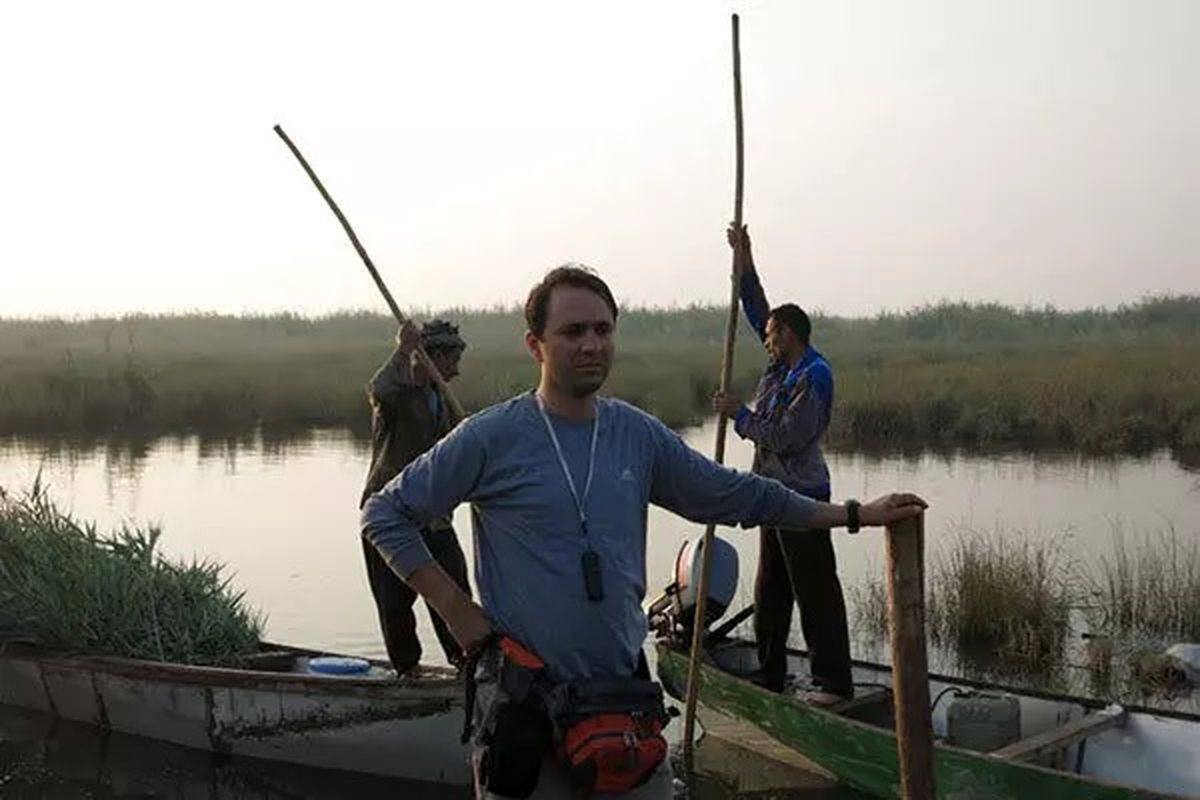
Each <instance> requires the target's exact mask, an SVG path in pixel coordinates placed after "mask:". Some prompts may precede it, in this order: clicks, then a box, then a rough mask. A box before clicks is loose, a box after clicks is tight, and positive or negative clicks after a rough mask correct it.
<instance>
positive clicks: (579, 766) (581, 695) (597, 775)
mask: <svg viewBox="0 0 1200 800" xmlns="http://www.w3.org/2000/svg"><path fill="white" fill-rule="evenodd" d="M668 719H669V717H668V716H667V712H666V709H665V708H664V706H663V696H662V687H661V686H659V685H658V684H657V683H654V682H653V681H648V680H642V679H640V678H620V679H615V680H605V681H592V682H589V683H586V684H572V685H571V686H570V687H568V688H567V691H566V701H565V703H564V705H563V708H562V709H561V711H560V714H559V717H558V720H557V722H558V726H559V729H560V731H561V736H562V752H563V755H564V756H565V758H566V760H567V763H568V764H569V765H570V770H571V783H572V784H574V785H575V786H576V787H577V788H579V789H582V790H585V791H589V792H598V793H603V794H616V793H620V792H627V791H629V790H631V789H634V788H636V787H638V786H641V785H642V784H643V783H645V782H646V781H647V780H649V779H650V776H651V775H653V774H654V771H655V770H656V769H658V767H659V765H660V764H662V762H663V760H664V759H666V757H667V740H666V738H665V737H663V735H662V731H663V728H664V727H665V726H666V724H667V721H668Z"/></svg>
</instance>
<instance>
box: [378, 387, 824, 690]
mask: <svg viewBox="0 0 1200 800" xmlns="http://www.w3.org/2000/svg"><path fill="white" fill-rule="evenodd" d="M597 407H598V419H599V423H598V424H599V430H598V434H597V435H598V439H597V446H596V461H595V471H594V475H593V478H592V484H591V490H590V492H589V493H588V494H587V497H586V504H585V511H586V514H587V519H588V524H587V534H586V538H585V534H584V532H583V530H582V527H581V525H580V520H579V514H578V512H577V510H576V507H575V501H574V500H573V498H572V496H571V493H570V490H569V489H568V487H567V481H566V478H565V477H564V475H563V471H562V467H561V466H560V463H559V461H558V458H557V456H556V455H555V451H554V447H553V444H552V443H551V440H550V436H549V434H548V432H547V430H546V427H545V422H544V421H543V419H542V417H541V414H540V413H539V411H538V408H537V403H536V400H535V398H534V396H533V394H532V393H527V394H523V395H520V396H518V397H515V398H513V399H512V400H509V401H507V402H505V403H501V404H499V405H496V406H493V407H491V408H489V409H487V410H485V411H482V412H480V413H479V414H476V415H475V416H473V417H471V418H469V419H467V420H466V421H464V422H463V423H462V424H460V425H459V426H458V427H457V428H456V429H455V430H454V431H453V432H452V433H451V434H450V435H448V436H447V437H446V438H444V439H442V440H441V441H440V442H438V444H437V445H435V446H434V447H433V449H431V450H430V451H429V452H427V453H426V454H425V455H423V456H421V457H420V458H418V459H416V460H415V461H413V462H412V463H411V464H410V465H409V466H408V467H406V468H405V469H404V471H403V472H401V473H400V474H399V475H398V476H396V478H395V479H393V480H392V481H391V482H389V483H388V484H387V485H386V486H385V487H384V488H383V489H382V490H380V491H379V492H378V493H377V494H375V495H373V496H372V497H371V498H370V499H369V500H368V501H367V503H366V505H365V506H364V508H363V514H362V530H363V535H364V536H365V537H366V538H367V539H368V540H369V541H370V543H371V544H372V545H374V546H375V547H376V548H378V550H379V552H380V553H381V554H382V555H383V557H384V558H385V559H386V560H387V561H388V563H389V564H390V565H391V567H392V569H393V570H395V571H396V572H397V573H398V574H399V575H401V576H402V577H407V576H408V575H410V574H411V573H412V572H413V571H414V570H416V569H418V568H419V567H421V566H423V565H425V564H429V563H432V558H431V557H430V555H429V551H428V550H427V549H426V547H425V544H424V542H423V541H422V539H421V535H420V529H421V526H422V525H424V524H425V522H426V521H427V520H429V519H432V518H434V517H438V516H441V515H444V514H447V513H449V512H450V511H451V510H452V509H453V508H454V507H455V506H456V505H458V504H459V503H461V502H464V501H469V502H470V503H471V521H472V528H473V532H474V537H475V582H476V586H477V587H478V590H479V597H480V602H481V603H482V605H483V608H484V610H485V611H486V612H487V614H488V615H489V617H490V618H491V620H492V623H493V625H494V626H495V627H496V628H497V629H499V630H501V631H504V632H505V633H507V634H509V635H511V636H514V637H516V638H517V639H518V640H519V641H521V642H523V643H525V644H526V645H528V646H529V647H531V648H532V649H533V650H534V652H536V653H537V654H538V655H539V656H541V658H542V659H543V660H544V661H545V662H546V664H547V667H548V669H549V671H550V674H551V676H552V677H553V678H555V679H557V680H584V679H589V678H605V677H617V676H629V675H631V674H633V671H634V669H635V668H636V666H637V659H638V653H639V651H640V650H641V648H642V644H643V642H644V641H645V638H646V616H645V613H644V612H643V611H642V601H643V599H644V598H645V593H646V516H647V515H646V511H647V506H648V505H649V504H651V503H653V504H655V505H659V506H662V507H664V508H667V509H669V510H671V511H674V512H675V513H677V514H680V515H681V516H683V517H686V518H687V519H690V520H693V521H695V522H715V523H719V524H726V525H736V524H742V525H746V526H749V525H759V524H776V525H781V526H787V527H804V525H805V523H806V522H807V521H808V520H809V519H810V517H811V515H812V511H813V505H812V502H811V501H810V500H808V499H807V498H805V497H802V496H801V495H799V494H796V493H794V492H792V491H789V490H788V489H786V488H785V487H784V486H782V485H781V484H779V483H778V482H776V481H773V480H767V479H764V478H761V477H759V476H756V475H752V474H749V473H742V472H737V471H734V470H731V469H727V468H725V467H722V466H719V465H717V464H716V463H715V462H713V461H711V460H709V459H707V458H705V457H704V456H702V455H700V454H699V453H697V452H696V451H694V450H692V449H691V448H690V447H688V446H687V445H686V444H684V442H683V440H682V439H680V437H679V436H678V435H677V434H675V433H674V432H672V431H671V430H670V429H668V428H667V427H666V426H665V425H663V424H662V423H661V422H659V421H658V420H657V419H655V418H654V417H651V416H650V415H648V414H646V413H644V412H642V411H639V410H638V409H636V408H634V407H633V406H630V405H628V404H626V403H623V402H621V401H619V400H612V399H598V400H597ZM551 419H552V422H553V425H554V427H555V431H556V432H557V434H558V437H559V439H560V441H561V442H562V445H563V450H564V455H565V457H566V460H567V463H568V465H569V467H570V470H571V474H572V477H573V478H574V481H575V485H576V486H577V487H578V489H579V491H580V492H582V491H583V487H584V484H585V482H586V473H587V459H588V450H589V445H590V440H591V422H585V423H578V422H571V421H569V420H566V419H563V418H559V417H555V416H553V415H551ZM589 547H590V548H591V549H593V550H594V551H596V552H597V553H598V554H599V557H600V562H601V571H602V573H603V584H604V597H603V599H602V600H601V601H599V602H594V601H591V600H589V599H588V597H587V593H586V590H585V586H584V581H583V573H582V567H581V558H582V556H583V553H584V552H585V551H586V550H587V549H588V548H589Z"/></svg>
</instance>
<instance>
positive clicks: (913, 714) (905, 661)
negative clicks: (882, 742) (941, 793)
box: [887, 515, 934, 800]
mask: <svg viewBox="0 0 1200 800" xmlns="http://www.w3.org/2000/svg"><path fill="white" fill-rule="evenodd" d="M887 581H888V585H887V590H888V622H889V625H888V627H889V629H890V630H891V636H892V697H893V698H894V699H893V702H894V703H895V707H896V749H897V753H896V755H897V757H898V759H899V761H900V796H901V797H902V798H904V800H933V797H934V780H933V720H932V711H931V710H930V707H929V662H928V658H927V656H926V652H925V517H924V515H921V516H919V517H915V518H913V519H907V520H904V521H903V522H900V523H897V524H895V525H891V526H889V527H888V530H887Z"/></svg>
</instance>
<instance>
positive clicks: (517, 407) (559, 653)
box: [362, 265, 925, 798]
mask: <svg viewBox="0 0 1200 800" xmlns="http://www.w3.org/2000/svg"><path fill="white" fill-rule="evenodd" d="M525 319H526V324H527V327H528V331H527V332H526V334H525V344H526V346H527V348H528V349H529V352H530V353H531V355H532V356H533V358H534V359H535V360H536V361H537V363H538V365H539V367H540V372H541V376H540V381H539V383H538V386H537V388H536V390H534V391H531V392H526V393H524V394H521V395H518V396H517V397H514V398H512V399H510V400H508V401H506V402H502V403H500V404H498V405H495V406H492V407H491V408H488V409H486V410H484V411H482V412H479V413H478V414H475V415H474V416H472V417H470V418H468V419H467V420H465V421H464V422H463V423H462V424H460V425H459V426H458V427H457V428H456V429H455V430H454V431H453V432H451V433H450V434H449V435H448V436H446V437H445V438H444V439H442V440H441V441H440V442H438V444H437V445H435V446H434V447H433V449H431V450H430V451H429V452H428V453H426V454H425V455H423V456H421V457H420V458H418V459H417V460H415V461H414V462H413V463H412V464H410V465H409V466H408V467H406V468H405V469H404V471H403V472H401V473H400V475H399V476H398V477H397V478H395V479H394V480H392V481H391V482H390V483H388V484H387V486H385V487H384V488H383V489H382V490H380V491H379V492H378V493H376V494H375V495H373V496H372V497H371V498H370V499H369V500H368V501H367V503H366V505H365V506H364V508H363V514H362V523H363V536H364V538H365V540H366V542H367V544H368V545H369V546H370V547H373V548H375V549H376V550H378V552H379V554H380V555H381V556H382V558H383V559H384V560H385V561H386V562H387V563H388V564H389V565H390V566H391V568H392V569H393V570H395V572H396V574H397V575H399V576H401V577H402V578H403V579H404V580H405V581H407V582H408V584H409V585H410V586H411V587H412V588H413V589H414V590H415V591H417V592H418V593H419V594H420V595H421V596H423V597H424V598H426V600H427V602H428V603H429V604H430V605H432V606H433V607H434V608H435V609H437V611H438V612H439V613H440V614H441V615H442V617H443V619H445V620H446V623H447V624H448V625H449V627H450V630H451V632H452V633H453V634H454V636H455V638H456V639H457V640H458V642H459V643H460V644H461V645H462V646H463V648H464V649H465V650H466V651H468V652H474V651H475V650H476V649H478V648H479V647H480V646H481V644H483V643H485V642H491V641H492V640H493V632H498V633H501V634H503V635H504V636H506V637H510V639H511V640H513V641H515V642H517V643H519V644H520V645H522V646H523V647H524V648H525V649H526V650H527V651H529V652H528V653H527V654H521V653H515V651H510V650H506V651H505V652H506V653H507V655H506V656H505V657H506V658H509V656H512V663H517V664H519V665H522V666H525V665H529V664H531V663H532V664H534V665H536V664H538V663H540V664H541V666H540V667H539V669H540V670H541V671H542V672H543V673H544V679H545V680H546V681H547V682H549V683H550V684H553V685H555V686H567V685H569V686H574V687H593V688H595V690H596V691H598V692H601V693H602V691H603V690H602V688H596V687H601V684H599V683H598V682H600V681H605V680H616V681H621V680H627V679H632V678H634V677H635V676H636V675H638V674H639V673H641V674H643V675H645V666H644V657H643V655H642V647H643V645H644V642H645V638H646V633H647V621H646V615H645V613H644V612H643V610H642V601H643V598H644V595H645V589H646V587H645V578H646V519H647V507H648V505H650V504H652V503H653V504H655V505H658V506H661V507H663V508H666V509H669V510H671V511H673V512H675V513H677V514H680V515H682V516H684V517H686V518H688V519H690V520H694V521H696V522H700V523H705V522H714V523H720V524H726V525H737V524H741V525H743V526H749V525H760V524H761V525H770V526H773V527H778V528H780V529H781V530H783V531H785V532H786V534H785V535H788V536H797V537H799V536H808V535H813V534H811V533H808V532H809V531H812V530H826V531H827V530H828V529H829V528H831V527H835V526H843V525H850V526H855V527H856V526H857V525H860V524H861V525H884V524H887V523H889V522H892V521H895V520H899V519H904V518H907V517H911V516H914V515H916V514H918V513H920V511H921V510H922V509H923V508H924V505H925V504H924V501H922V500H921V499H920V498H918V497H916V496H915V495H911V494H893V495H887V496H885V497H881V498H879V499H878V500H875V501H873V502H870V503H867V504H864V505H862V506H859V505H858V504H857V503H854V502H853V501H851V502H849V503H847V504H846V505H833V504H830V503H824V502H817V501H814V500H811V499H809V498H807V497H805V496H803V495H801V494H799V493H797V492H795V491H792V490H791V489H788V488H787V487H785V486H784V485H783V484H781V483H779V482H778V481H774V480H770V479H767V478H763V477H761V476H757V475H753V474H750V473H743V472H737V471H734V470H732V469H727V468H725V467H722V466H720V465H718V464H716V463H715V462H713V461H711V460H710V459H708V458H706V457H704V456H702V455H700V454H699V453H697V452H696V451H695V450H692V449H691V448H690V447H688V446H687V445H686V444H685V443H684V442H683V440H682V439H681V438H680V437H679V436H678V435H677V434H675V433H674V432H672V431H671V430H670V429H669V428H667V427H666V426H665V425H664V424H663V423H662V422H660V421H659V420H658V419H656V418H654V417H652V416H650V415H649V414H646V413H645V412H643V411H640V410H638V409H637V408H634V407H633V406H631V405H628V404H627V403H624V402H622V401H620V400H616V399H610V398H600V397H597V396H596V392H597V391H598V390H599V389H600V387H601V386H602V385H603V384H604V381H605V378H606V377H607V375H608V372H609V369H610V367H611V366H612V362H613V355H614V351H615V331H616V319H617V305H616V302H615V301H614V299H613V295H612V293H611V292H610V291H609V288H608V286H607V285H606V284H605V283H604V281H602V280H601V279H600V278H599V276H597V275H596V274H595V273H594V272H592V271H591V270H587V269H585V268H581V267H578V266H573V265H568V266H564V267H559V268H557V269H555V270H553V271H551V272H550V273H549V274H547V275H546V277H545V278H544V279H543V280H542V281H541V282H540V283H538V284H537V285H536V286H535V287H534V288H533V290H532V291H531V292H530V294H529V298H528V301H527V303H526V306H525ZM462 502H470V503H471V505H472V526H473V528H474V534H475V543H476V547H475V552H476V562H475V576H476V582H477V585H478V587H479V595H480V603H479V604H476V603H475V602H473V601H472V600H471V598H470V596H468V595H467V594H466V593H465V592H464V591H463V590H462V588H461V586H460V584H459V583H458V582H457V581H456V580H454V578H453V577H451V576H450V575H449V574H447V572H446V571H445V570H444V569H443V568H442V567H440V566H439V565H438V563H437V561H436V560H435V558H434V556H433V554H432V553H431V552H430V548H429V546H428V544H427V540H426V538H425V537H423V536H422V530H423V529H424V527H425V526H426V525H428V523H429V521H430V520H433V519H437V518H439V517H442V516H444V515H446V514H448V513H449V512H450V510H451V509H453V508H454V507H455V506H457V505H458V504H459V503H462ZM489 647H491V645H489ZM514 653H515V654H514ZM538 659H540V662H539V661H538ZM505 663H509V662H507V661H506V662H505ZM530 668H532V667H530ZM517 683H520V682H519V681H518V682H517ZM518 712H520V713H518ZM530 713H534V712H532V711H529V709H525V710H521V709H520V708H516V707H514V708H509V707H503V708H501V710H500V712H498V713H497V714H494V715H491V717H490V719H491V723H489V724H495V726H496V728H495V729H494V730H491V731H485V736H484V737H483V738H482V741H483V742H484V743H482V744H481V740H480V739H476V740H475V756H474V763H475V768H476V774H477V778H478V777H479V776H480V775H482V776H483V777H482V779H481V780H479V783H483V784H485V785H487V786H490V787H491V788H490V789H488V790H487V796H513V795H511V794H504V795H500V794H499V793H498V792H497V790H496V788H495V784H492V783H490V782H489V781H490V780H491V778H489V776H496V775H501V776H504V779H505V780H511V778H512V776H511V774H509V775H505V773H506V771H507V772H508V773H511V772H512V771H513V770H512V769H511V768H508V769H506V767H507V766H508V764H510V763H515V762H518V761H523V760H525V761H527V759H528V753H527V752H525V750H523V748H525V749H526V750H527V749H529V748H533V752H534V753H535V754H536V755H537V757H538V759H539V760H538V762H537V763H538V764H539V765H540V767H539V769H538V770H535V771H534V772H533V773H532V777H533V779H534V780H535V781H539V782H538V783H537V784H536V790H535V795H534V796H537V797H565V796H569V795H568V794H567V792H568V784H569V783H570V782H571V781H572V780H575V779H578V778H579V777H580V776H581V775H582V777H583V778H584V779H587V778H588V777H589V775H590V777H591V778H596V776H597V770H599V772H600V773H603V772H604V770H605V769H607V767H606V766H604V765H599V766H598V762H591V763H589V762H588V761H587V758H588V752H587V749H588V746H589V745H594V746H595V748H597V749H599V748H606V747H608V746H610V745H612V744H613V742H612V737H610V736H608V732H609V731H610V730H611V729H608V728H606V727H605V726H606V725H607V724H609V723H611V722H612V717H611V716H609V717H603V718H602V717H597V718H594V719H591V718H589V719H588V720H585V721H584V722H583V723H580V724H582V725H584V726H587V725H588V724H589V723H590V724H592V729H594V730H596V731H597V732H598V735H597V736H595V737H590V738H587V739H586V741H584V743H583V744H584V747H583V752H582V753H576V755H578V756H579V757H580V762H579V763H576V761H575V760H574V759H575V756H571V761H570V764H568V763H567V761H565V760H564V759H563V758H562V757H557V758H556V757H554V756H553V755H550V754H548V753H547V748H549V746H550V745H549V740H548V739H539V738H538V737H537V736H534V735H533V733H534V732H535V731H536V730H546V729H550V728H551V726H553V725H560V727H559V731H560V732H561V731H563V730H564V729H563V727H561V723H560V720H559V719H553V720H548V721H547V724H546V725H537V724H533V723H531V722H530V717H529V716H528V714H530ZM618 716H619V715H618ZM512 719H516V720H519V724H517V723H514V724H513V725H512V726H510V727H509V728H508V729H507V730H502V729H501V728H502V727H503V726H504V724H505V722H506V720H512ZM577 722H578V720H576V723H577ZM573 724H574V723H573ZM570 733H571V731H570V730H568V731H567V734H568V735H569V734H570ZM638 740H639V737H638V736H633V738H632V739H629V738H626V739H625V741H624V742H622V740H621V739H620V738H619V737H618V738H617V740H616V742H615V747H617V748H618V749H619V748H623V747H625V746H626V745H627V744H628V743H629V742H631V741H638ZM659 752H660V753H661V752H665V744H664V745H663V748H662V750H661V751H659ZM523 755H524V756H525V758H524V759H523V758H522V756H523ZM639 757H640V756H639ZM615 761H620V759H619V758H618V759H615ZM612 763H613V761H609V762H608V765H609V766H611V765H612ZM663 763H664V762H662V761H661V758H660V759H659V761H658V762H657V763H656V764H655V765H654V766H653V768H652V771H651V772H650V773H649V774H648V775H647V780H646V782H644V783H642V785H641V786H640V787H639V788H637V789H634V790H633V791H631V792H629V793H627V794H626V795H624V796H627V797H638V798H641V797H655V798H658V797H663V798H666V797H670V796H671V788H672V787H671V779H670V778H671V776H670V769H669V767H666V766H664V765H663ZM577 767H578V768H582V767H590V768H591V772H590V773H587V772H581V770H580V769H576V768H577ZM523 774H524V773H523ZM497 780H498V778H497ZM477 785H478V784H477ZM528 788H529V787H526V789H525V790H523V791H526V792H527V790H528ZM521 796H524V794H522V795H521Z"/></svg>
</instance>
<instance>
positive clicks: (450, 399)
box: [275, 125, 466, 421]
mask: <svg viewBox="0 0 1200 800" xmlns="http://www.w3.org/2000/svg"><path fill="white" fill-rule="evenodd" d="M275 133H277V134H279V138H280V139H283V143H284V144H286V145H287V146H288V149H289V150H291V151H292V155H294V156H295V157H296V160H297V161H299V162H300V166H301V167H303V168H304V172H305V173H306V174H307V175H308V177H309V180H311V181H312V182H313V186H316V187H317V191H318V192H320V193H321V197H324V198H325V202H326V203H328V204H329V210H330V211H332V212H333V215H334V216H335V217H337V219H338V222H340V223H342V229H343V230H344V231H346V235H347V236H349V237H350V243H351V244H353V245H354V249H355V250H357V251H358V256H359V258H361V259H362V261H363V263H364V264H366V265H367V271H368V272H370V273H371V277H372V278H374V279H375V285H376V286H378V287H379V291H380V293H381V294H382V295H383V299H384V300H385V301H386V302H387V304H388V308H390V309H391V310H392V316H394V317H395V318H396V322H398V323H400V324H401V325H403V324H404V323H405V322H407V321H408V318H407V317H405V316H404V312H403V311H401V310H400V306H398V305H396V301H395V299H393V298H392V293H391V292H389V291H388V288H387V285H386V284H385V283H384V282H383V278H381V277H380V276H379V270H377V269H375V265H374V264H373V263H372V262H371V257H370V256H369V255H367V249H366V248H365V247H363V246H362V242H360V241H359V240H358V237H357V236H356V235H355V234H354V229H353V228H351V227H350V222H349V220H347V219H346V215H345V214H343V213H342V210H341V209H340V208H338V205H337V203H335V202H333V198H332V197H330V196H329V192H327V191H325V186H324V185H323V184H322V183H321V179H320V178H318V177H317V173H315V172H313V169H312V167H310V166H309V165H308V161H306V160H305V159H304V156H302V155H300V150H299V148H297V147H296V145H295V144H293V143H292V140H291V139H289V138H288V135H287V134H286V133H284V132H283V128H281V127H280V126H278V125H276V126H275ZM417 358H418V359H420V361H421V366H423V367H425V371H426V372H427V373H429V376H430V377H431V378H433V382H434V383H436V384H437V387H438V389H439V390H440V391H441V393H442V397H444V398H446V404H447V405H448V406H450V411H451V413H452V414H454V417H455V420H456V421H457V420H460V419H463V418H464V417H465V416H466V412H464V411H463V407H462V404H461V403H459V402H458V398H457V397H455V396H454V392H453V391H451V390H450V386H449V384H447V383H446V379H445V378H443V377H442V372H441V370H439V369H438V368H437V367H436V366H435V365H434V363H433V361H431V360H430V358H429V355H428V354H427V353H426V352H425V350H424V348H422V347H420V346H418V347H417Z"/></svg>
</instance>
